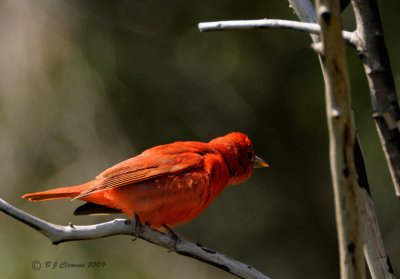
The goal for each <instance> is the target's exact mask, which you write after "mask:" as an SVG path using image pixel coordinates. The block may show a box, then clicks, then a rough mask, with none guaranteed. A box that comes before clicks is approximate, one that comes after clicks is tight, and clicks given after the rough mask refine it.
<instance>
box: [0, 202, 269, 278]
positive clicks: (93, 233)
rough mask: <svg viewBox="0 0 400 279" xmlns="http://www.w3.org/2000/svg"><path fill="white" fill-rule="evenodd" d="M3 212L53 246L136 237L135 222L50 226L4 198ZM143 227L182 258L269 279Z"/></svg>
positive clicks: (149, 237)
mask: <svg viewBox="0 0 400 279" xmlns="http://www.w3.org/2000/svg"><path fill="white" fill-rule="evenodd" d="M0 211H2V212H4V213H6V214H7V215H9V216H11V217H13V218H15V219H17V220H19V221H20V222H22V223H24V224H26V225H28V226H30V227H32V228H33V229H35V230H37V231H38V232H40V233H42V234H43V235H45V236H46V237H47V238H49V239H50V241H51V242H52V243H53V244H59V243H62V242H67V241H76V240H88V239H96V238H101V237H107V236H112V235H121V234H124V235H132V236H136V235H135V232H136V226H137V224H136V223H135V221H134V220H125V219H115V220H113V221H110V222H106V223H100V224H95V225H87V226H77V225H70V226H60V225H55V224H51V223H48V222H46V221H44V220H41V219H39V218H37V217H35V216H32V215H30V214H28V213H26V212H24V211H22V210H19V209H17V208H15V207H13V206H12V205H10V204H9V203H7V202H5V201H4V200H2V199H0ZM141 228H142V229H141V231H140V232H139V235H138V236H137V237H139V238H141V239H143V240H146V241H148V242H150V243H153V244H155V245H158V246H161V247H164V248H167V249H169V250H170V251H174V252H176V253H178V254H180V255H183V256H186V257H190V258H194V259H197V260H199V261H202V262H205V263H207V264H210V265H213V266H215V267H218V268H220V269H222V270H225V271H226V272H229V273H231V274H233V275H236V276H238V277H240V278H260V279H269V277H268V276H266V275H264V274H262V273H261V272H259V271H258V270H256V269H254V268H253V267H251V266H249V265H247V264H244V263H241V262H239V261H236V260H234V259H232V258H229V257H227V256H225V255H223V254H221V253H219V252H217V251H214V250H211V249H209V248H206V247H204V246H202V245H200V244H198V243H197V244H195V243H192V242H189V241H187V240H185V239H180V240H179V241H176V239H175V238H174V237H173V236H171V235H169V234H163V233H161V232H159V231H157V230H154V229H152V228H150V227H148V226H146V225H142V226H141Z"/></svg>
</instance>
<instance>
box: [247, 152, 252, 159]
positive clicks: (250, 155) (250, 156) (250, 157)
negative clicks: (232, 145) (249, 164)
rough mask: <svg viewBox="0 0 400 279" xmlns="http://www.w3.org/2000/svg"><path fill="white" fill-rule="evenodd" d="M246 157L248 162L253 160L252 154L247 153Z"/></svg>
mask: <svg viewBox="0 0 400 279" xmlns="http://www.w3.org/2000/svg"><path fill="white" fill-rule="evenodd" d="M247 157H248V158H249V160H251V159H253V152H249V153H247Z"/></svg>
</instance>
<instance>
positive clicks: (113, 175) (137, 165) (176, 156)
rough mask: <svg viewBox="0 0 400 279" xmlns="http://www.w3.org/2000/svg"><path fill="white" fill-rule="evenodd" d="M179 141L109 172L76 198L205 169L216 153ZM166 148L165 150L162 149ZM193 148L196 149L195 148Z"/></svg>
mask: <svg viewBox="0 0 400 279" xmlns="http://www.w3.org/2000/svg"><path fill="white" fill-rule="evenodd" d="M183 143H184V144H185V145H184V146H182V142H176V143H173V144H169V145H164V146H157V147H154V148H152V149H148V150H146V151H145V152H143V153H142V154H140V155H138V156H136V157H133V158H130V159H128V160H125V161H123V162H121V163H119V164H117V165H115V166H113V167H111V168H108V169H106V170H105V171H103V172H102V173H101V174H99V175H98V176H97V177H96V179H95V180H94V182H95V183H93V186H92V187H90V188H88V189H86V190H85V191H83V192H82V193H81V194H80V195H78V196H77V197H75V198H74V199H79V198H82V197H84V196H87V195H90V194H92V193H95V192H98V191H103V190H107V189H112V188H116V187H121V186H125V185H129V184H135V183H139V182H143V181H146V180H149V179H154V178H157V177H160V176H163V175H168V174H174V173H179V172H184V171H188V170H191V169H194V168H200V167H204V157H203V155H204V154H206V153H214V152H215V150H214V149H210V147H208V146H207V144H204V143H200V142H183ZM162 147H164V148H162ZM193 147H196V148H195V149H194V148H193Z"/></svg>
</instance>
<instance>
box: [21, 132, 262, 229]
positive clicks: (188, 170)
mask: <svg viewBox="0 0 400 279" xmlns="http://www.w3.org/2000/svg"><path fill="white" fill-rule="evenodd" d="M257 167H268V164H267V163H266V162H265V161H264V160H262V159H261V158H259V157H257V156H256V155H255V154H254V149H253V145H252V143H251V141H250V139H249V138H248V137H247V136H246V135H245V134H242V133H237V132H234V133H229V134H227V135H226V136H223V137H218V138H215V139H213V140H211V141H210V142H208V143H203V142H197V141H180V142H174V143H170V144H165V145H159V146H156V147H153V148H150V149H147V150H146V151H144V152H143V153H141V154H139V155H137V156H135V157H133V158H130V159H128V160H125V161H123V162H121V163H119V164H117V165H115V166H113V167H111V168H109V169H106V170H105V171H103V172H102V173H101V174H99V175H98V176H97V177H96V178H95V179H93V180H92V181H89V182H87V183H85V184H82V185H78V186H70V187H63V188H57V189H53V190H48V191H43V192H36V193H30V194H26V195H23V196H22V198H25V199H28V200H30V201H46V200H54V199H61V198H72V199H73V200H75V199H80V200H83V201H86V202H87V203H86V204H84V205H82V206H80V207H78V208H77V209H76V210H75V212H74V214H75V215H86V214H102V213H106V214H107V213H121V212H123V213H126V214H127V215H129V216H130V217H131V218H133V217H134V215H135V214H136V215H137V217H139V219H140V220H141V221H142V222H143V223H148V224H150V226H151V227H153V228H155V229H157V228H162V227H163V226H164V225H167V226H169V227H173V226H176V225H179V224H183V223H186V222H188V221H190V220H192V219H194V218H196V217H197V216H198V215H199V214H200V213H201V212H202V211H203V210H204V209H205V208H206V207H207V206H208V205H209V204H210V203H211V202H212V201H213V200H214V199H215V198H216V197H217V196H218V194H219V193H221V191H222V190H223V189H224V188H225V187H226V186H228V185H232V184H237V183H241V182H244V181H246V180H247V179H248V178H249V176H250V175H251V173H252V172H253V168H257Z"/></svg>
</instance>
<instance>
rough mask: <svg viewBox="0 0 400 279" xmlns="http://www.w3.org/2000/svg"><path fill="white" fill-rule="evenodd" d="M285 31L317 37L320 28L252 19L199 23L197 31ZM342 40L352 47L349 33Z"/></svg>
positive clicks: (292, 22)
mask: <svg viewBox="0 0 400 279" xmlns="http://www.w3.org/2000/svg"><path fill="white" fill-rule="evenodd" d="M257 28H260V29H287V30H294V31H300V32H306V33H309V34H316V35H319V33H320V32H321V28H320V26H319V25H318V24H316V23H305V22H299V21H293V20H283V19H267V18H264V19H254V20H226V21H212V22H200V23H199V30H200V31H201V32H207V31H221V30H228V29H234V30H236V29H257ZM342 35H343V38H344V39H345V40H346V42H347V43H349V44H350V45H353V43H354V37H353V33H352V32H349V31H343V32H342Z"/></svg>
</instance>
